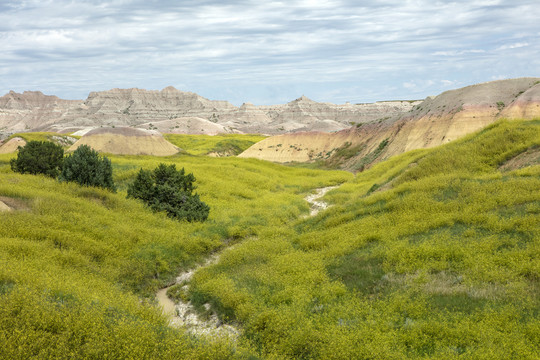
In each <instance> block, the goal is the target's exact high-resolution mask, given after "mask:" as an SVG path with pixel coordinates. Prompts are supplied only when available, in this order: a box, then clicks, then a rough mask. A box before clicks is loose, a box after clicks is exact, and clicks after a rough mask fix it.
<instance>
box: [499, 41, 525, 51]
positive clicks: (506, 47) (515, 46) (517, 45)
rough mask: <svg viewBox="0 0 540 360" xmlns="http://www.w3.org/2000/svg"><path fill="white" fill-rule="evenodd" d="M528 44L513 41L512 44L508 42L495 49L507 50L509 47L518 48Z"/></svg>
mask: <svg viewBox="0 0 540 360" xmlns="http://www.w3.org/2000/svg"><path fill="white" fill-rule="evenodd" d="M526 46H529V43H526V42H522V43H514V44H508V45H502V46H499V47H498V48H497V50H509V49H519V48H522V47H526Z"/></svg>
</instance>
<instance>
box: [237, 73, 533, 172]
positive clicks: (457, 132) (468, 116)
mask: <svg viewBox="0 0 540 360" xmlns="http://www.w3.org/2000/svg"><path fill="white" fill-rule="evenodd" d="M501 118H508V119H535V118H540V78H520V79H510V80H499V81H492V82H487V83H482V84H477V85H472V86H467V87H464V88H461V89H456V90H450V91H446V92H444V93H442V94H440V95H438V96H436V97H428V98H427V99H425V100H424V101H423V102H421V103H418V104H416V105H415V106H414V107H413V108H411V109H410V110H408V111H406V112H402V113H397V114H395V115H393V116H390V117H388V118H386V119H379V120H377V121H371V122H367V123H359V124H357V125H356V126H353V127H351V128H349V129H345V130H342V131H339V132H336V133H331V134H321V133H311V134H306V133H296V134H284V135H279V136H274V137H270V138H267V139H265V140H263V141H260V142H259V143H257V144H254V145H253V146H251V147H250V148H249V149H247V150H246V151H244V152H243V153H242V154H240V156H241V157H254V158H259V159H264V160H270V161H275V162H282V163H286V162H305V161H315V160H321V161H325V162H329V163H333V164H336V163H338V164H339V166H340V167H342V168H345V169H349V170H353V171H359V170H362V169H364V168H365V167H368V166H370V165H372V164H374V163H376V162H379V161H381V160H384V159H387V158H388V157H390V156H392V155H396V154H400V153H403V152H405V151H409V150H413V149H419V148H430V147H434V146H438V145H441V144H443V143H446V142H449V141H452V140H456V139H458V138H460V137H463V136H465V135H467V134H470V133H472V132H474V131H477V130H479V129H482V128H483V127H485V126H486V125H488V124H491V123H493V122H494V121H496V120H497V119H501Z"/></svg>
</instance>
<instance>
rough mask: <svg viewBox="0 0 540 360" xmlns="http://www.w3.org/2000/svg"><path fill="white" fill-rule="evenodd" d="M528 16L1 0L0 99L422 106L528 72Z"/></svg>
mask: <svg viewBox="0 0 540 360" xmlns="http://www.w3.org/2000/svg"><path fill="white" fill-rule="evenodd" d="M539 19H540V0H474V1H472V0H464V1H462V0H457V1H437V0H378V1H376V0H366V1H352V0H302V1H300V0H298V1H297V0H287V1H260V0H259V1H250V0H233V1H219V0H200V1H183V0H113V1H101V0H91V1H86V0H81V1H75V0H0V46H1V47H0V95H3V94H5V93H7V92H9V91H10V90H14V91H16V92H22V91H25V90H39V91H42V92H43V93H45V94H47V95H57V96H59V97H61V98H64V99H86V97H87V96H88V94H89V92H91V91H102V90H108V89H112V88H133V87H136V88H141V89H148V90H161V89H163V88H165V87H167V86H174V87H175V88H177V89H179V90H182V91H191V92H196V93H198V94H199V95H201V96H204V97H206V98H209V99H211V100H228V101H230V102H231V103H233V104H235V105H237V106H238V105H241V104H242V103H244V102H251V103H254V104H256V105H271V104H282V103H286V102H289V101H292V100H294V99H296V98H298V97H300V96H302V95H305V96H307V97H309V98H311V99H313V100H316V101H322V102H333V103H337V104H343V103H345V102H351V103H364V102H374V101H382V100H395V99H408V100H412V99H423V98H425V97H427V96H430V95H437V94H440V93H441V92H444V91H446V90H451V89H456V88H460V87H463V86H467V85H472V84H475V83H479V82H485V81H492V80H499V79H507V78H516V77H529V76H531V77H538V76H540V21H539Z"/></svg>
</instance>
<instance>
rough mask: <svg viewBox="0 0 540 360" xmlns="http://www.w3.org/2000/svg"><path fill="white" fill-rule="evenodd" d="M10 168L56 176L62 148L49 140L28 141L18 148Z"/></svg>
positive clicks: (58, 172)
mask: <svg viewBox="0 0 540 360" xmlns="http://www.w3.org/2000/svg"><path fill="white" fill-rule="evenodd" d="M18 150H19V152H18V153H17V159H11V161H10V165H11V170H13V171H15V172H19V173H21V174H33V175H36V174H44V175H47V176H50V177H52V178H56V177H57V176H58V175H59V174H60V171H61V169H62V162H63V159H64V149H63V148H62V147H61V146H60V145H56V144H55V143H52V142H50V141H30V142H28V143H27V144H26V145H25V146H24V147H20V146H19V148H18Z"/></svg>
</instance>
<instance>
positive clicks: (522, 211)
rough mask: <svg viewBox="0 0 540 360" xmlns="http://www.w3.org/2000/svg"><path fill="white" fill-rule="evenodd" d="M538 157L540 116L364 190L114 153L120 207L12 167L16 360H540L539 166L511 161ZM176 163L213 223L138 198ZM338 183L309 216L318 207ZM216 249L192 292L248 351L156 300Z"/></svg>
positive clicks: (321, 179) (335, 178) (11, 305)
mask: <svg viewBox="0 0 540 360" xmlns="http://www.w3.org/2000/svg"><path fill="white" fill-rule="evenodd" d="M169 140H170V139H169ZM177 145H179V144H177ZM179 146H181V145H179ZM194 146H195V145H194ZM538 146H540V122H539V121H529V122H519V121H512V122H498V123H496V124H494V125H492V126H490V127H489V128H487V129H485V130H483V131H482V132H480V133H478V134H474V135H471V136H469V137H467V138H464V139H462V140H460V141H458V142H453V143H450V144H448V145H445V146H442V147H439V148H435V149H430V150H421V151H414V152H409V153H406V154H402V155H400V156H396V157H393V158H391V159H390V160H388V161H385V162H383V163H380V164H378V165H376V166H375V167H373V168H372V169H370V170H368V171H365V172H363V173H360V174H358V175H357V176H356V177H353V176H352V175H351V174H349V173H345V172H340V171H321V170H310V169H301V168H290V167H284V166H281V165H276V164H271V163H267V162H263V161H257V160H252V159H251V160H250V159H237V158H209V157H205V156H192V155H176V156H171V157H166V158H154V157H150V156H147V157H140V156H138V157H136V156H112V157H111V160H112V163H113V166H114V171H115V180H116V182H117V183H118V184H119V192H118V193H117V194H112V193H109V192H106V191H103V190H98V189H92V188H81V187H79V186H76V185H74V184H65V183H58V182H56V181H54V180H50V179H47V178H44V177H39V176H30V175H19V174H14V173H12V172H11V170H10V169H9V165H8V162H9V161H8V160H9V158H10V157H11V156H13V155H1V156H0V200H3V201H5V202H6V203H8V204H10V205H12V206H13V207H15V208H16V209H17V210H15V211H12V212H9V213H0V349H1V350H0V358H28V357H36V358H53V357H55V358H56V357H58V358H73V357H78V358H96V359H101V358H201V359H219V358H251V359H253V358H257V357H258V358H300V359H301V358H304V359H312V358H319V359H327V358H328V359H332V358H335V359H350V358H366V359H367V358H370V359H402V358H431V359H440V358H445V359H452V358H458V357H460V358H475V359H477V358H486V359H507V358H524V359H536V358H538V354H539V353H540V336H539V334H540V325H539V324H540V321H539V320H540V319H539V309H540V300H539V299H540V266H539V264H540V259H539V258H538V257H539V254H540V165H534V166H528V167H526V168H523V169H517V170H513V171H507V170H505V171H503V170H499V166H500V165H502V164H503V163H505V162H506V161H507V160H508V159H510V158H513V157H515V156H517V155H518V154H520V153H523V152H525V151H527V149H529V151H530V149H535V148H538ZM181 147H182V146H181ZM212 147H215V144H205V143H201V144H199V145H196V146H195V147H194V148H198V149H200V150H197V151H201V152H199V153H206V152H208V151H207V150H202V149H206V148H212ZM160 162H166V163H174V164H176V166H177V168H181V167H185V169H186V170H187V172H193V173H194V174H195V177H196V178H197V182H196V184H197V185H198V189H197V190H196V192H198V193H199V194H200V196H201V199H202V200H203V201H205V202H206V203H208V204H209V205H210V207H211V211H210V217H209V220H208V221H207V222H205V223H202V224H200V223H197V224H190V223H185V222H175V221H173V220H170V219H168V218H167V217H165V216H164V215H162V214H153V213H150V212H148V211H147V209H145V208H144V207H143V206H142V205H141V204H140V203H138V202H136V201H133V200H126V199H125V189H126V186H127V183H128V182H129V181H131V179H133V177H134V176H135V174H136V173H137V171H138V169H139V168H141V167H142V168H145V169H152V168H154V167H155V166H157V164H159V163H160ZM336 184H342V185H341V186H340V187H339V188H338V189H336V190H333V191H332V192H330V193H329V194H328V195H327V197H326V198H327V200H328V201H330V202H332V203H333V204H334V206H333V207H332V208H330V209H329V210H327V211H325V212H323V213H320V214H319V215H318V216H316V217H313V218H305V217H304V215H306V214H307V213H308V204H307V203H306V202H305V201H304V200H303V197H304V196H305V195H306V194H307V193H309V192H311V191H312V190H313V189H315V188H318V187H323V186H329V185H336ZM231 244H236V245H235V246H234V247H230V248H227V247H228V246H230V245H231ZM214 251H222V254H221V257H220V261H219V262H218V263H217V264H215V265H211V266H208V267H205V268H202V269H201V270H199V271H198V272H197V273H196V274H195V276H194V279H193V281H192V284H191V292H190V294H189V296H190V297H191V300H192V301H193V302H194V303H196V304H198V305H199V306H202V304H204V303H205V302H207V301H208V302H210V303H211V304H212V305H213V307H214V308H215V309H217V310H218V311H219V315H220V317H221V318H222V319H223V321H225V322H230V321H234V322H236V323H238V324H240V325H241V328H242V329H243V330H242V336H241V337H240V339H239V341H238V342H236V343H231V342H228V341H227V340H225V339H204V338H195V337H193V336H191V335H187V334H185V333H184V332H183V331H182V330H177V329H172V328H170V327H168V326H167V320H166V319H164V318H163V316H162V315H160V312H159V310H157V309H156V308H155V307H154V305H153V294H154V292H155V291H156V290H157V289H158V288H160V287H162V286H164V285H165V284H167V283H169V281H170V280H171V279H173V278H174V277H175V275H176V274H178V273H179V272H180V271H181V270H182V269H186V268H189V267H190V266H192V265H193V264H194V263H197V262H202V261H203V259H204V258H206V257H207V256H209V254H211V253H212V252H214Z"/></svg>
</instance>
